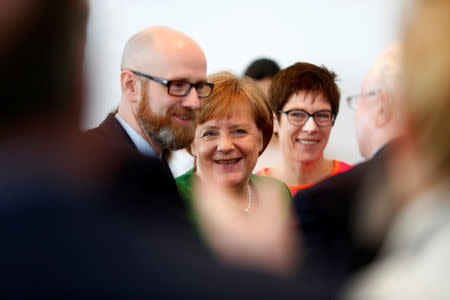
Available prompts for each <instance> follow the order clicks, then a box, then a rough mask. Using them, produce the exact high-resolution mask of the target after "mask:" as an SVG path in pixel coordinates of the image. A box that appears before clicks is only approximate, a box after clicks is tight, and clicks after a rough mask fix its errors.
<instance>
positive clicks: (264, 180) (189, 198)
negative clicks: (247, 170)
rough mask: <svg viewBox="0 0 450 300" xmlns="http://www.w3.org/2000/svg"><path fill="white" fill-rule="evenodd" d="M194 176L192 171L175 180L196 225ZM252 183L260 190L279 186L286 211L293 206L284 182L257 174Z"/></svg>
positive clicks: (290, 195)
mask: <svg viewBox="0 0 450 300" xmlns="http://www.w3.org/2000/svg"><path fill="white" fill-rule="evenodd" d="M194 176H197V175H196V174H195V173H194V172H193V169H190V170H189V171H187V172H186V173H184V174H183V175H180V176H178V177H177V178H175V181H176V183H177V186H178V192H179V193H180V196H181V198H183V200H184V202H185V204H186V209H187V213H188V218H189V220H190V221H191V222H192V223H194V224H195V223H196V217H195V209H194V199H193V194H192V179H193V178H194ZM250 181H251V182H252V184H253V185H254V186H255V187H256V188H258V186H262V185H266V184H273V185H276V186H279V188H280V190H281V191H282V194H283V195H284V200H285V201H286V210H288V209H289V206H290V205H291V202H292V193H291V191H290V190H289V188H288V186H287V185H286V184H285V183H284V182H282V181H279V180H277V179H275V178H272V177H269V176H262V175H256V174H252V175H250Z"/></svg>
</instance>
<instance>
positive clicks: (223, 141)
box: [217, 134, 234, 152]
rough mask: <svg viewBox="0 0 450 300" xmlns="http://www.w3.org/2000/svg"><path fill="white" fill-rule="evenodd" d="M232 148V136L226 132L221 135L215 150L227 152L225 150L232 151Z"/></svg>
mask: <svg viewBox="0 0 450 300" xmlns="http://www.w3.org/2000/svg"><path fill="white" fill-rule="evenodd" d="M233 149H234V144H233V140H232V138H231V137H230V136H229V135H227V134H224V135H222V136H221V137H220V138H219V140H218V144H217V150H218V151H222V152H227V151H233Z"/></svg>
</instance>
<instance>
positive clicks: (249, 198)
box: [244, 183, 252, 212]
mask: <svg viewBox="0 0 450 300" xmlns="http://www.w3.org/2000/svg"><path fill="white" fill-rule="evenodd" d="M247 189H248V206H247V208H246V209H244V211H245V212H248V210H249V209H250V205H252V190H251V189H250V183H249V184H248V185H247Z"/></svg>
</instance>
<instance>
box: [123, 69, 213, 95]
mask: <svg viewBox="0 0 450 300" xmlns="http://www.w3.org/2000/svg"><path fill="white" fill-rule="evenodd" d="M130 71H131V72H133V73H134V74H135V75H137V76H140V77H144V78H147V79H150V80H153V81H156V82H158V83H161V84H162V85H165V86H167V92H168V93H169V95H172V96H176V97H184V96H187V95H188V94H189V92H190V91H191V89H192V87H194V88H195V89H196V90H197V95H198V97H199V98H206V97H208V96H209V95H210V94H211V92H212V90H213V89H214V83H212V82H199V83H190V82H187V81H183V80H167V79H162V78H158V77H155V76H151V75H147V74H144V73H141V72H137V71H133V70H130Z"/></svg>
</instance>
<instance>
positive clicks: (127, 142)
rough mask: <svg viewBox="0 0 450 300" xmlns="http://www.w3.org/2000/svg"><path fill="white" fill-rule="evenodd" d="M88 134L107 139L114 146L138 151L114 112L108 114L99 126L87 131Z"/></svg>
mask: <svg viewBox="0 0 450 300" xmlns="http://www.w3.org/2000/svg"><path fill="white" fill-rule="evenodd" d="M86 135H87V136H89V137H92V138H96V139H100V140H103V141H106V142H107V143H108V145H110V146H112V147H122V148H125V149H128V150H129V151H132V152H136V153H137V152H138V150H137V148H136V146H135V145H134V143H133V141H132V140H131V138H130V137H129V136H128V133H127V132H126V131H125V129H124V128H123V127H122V125H121V124H120V123H119V121H118V120H117V119H116V117H115V116H114V114H113V113H110V114H108V116H107V117H106V119H105V120H104V121H103V122H102V123H101V124H100V125H99V126H98V127H96V128H93V129H91V130H88V131H86Z"/></svg>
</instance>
